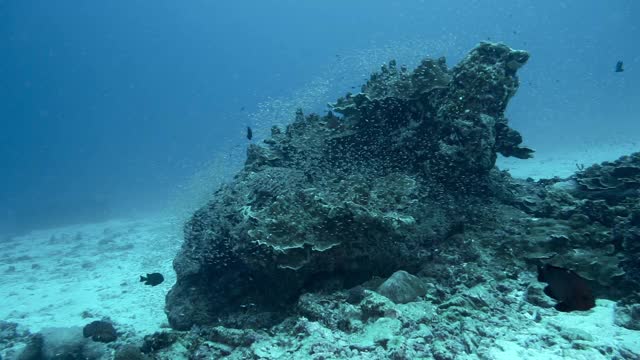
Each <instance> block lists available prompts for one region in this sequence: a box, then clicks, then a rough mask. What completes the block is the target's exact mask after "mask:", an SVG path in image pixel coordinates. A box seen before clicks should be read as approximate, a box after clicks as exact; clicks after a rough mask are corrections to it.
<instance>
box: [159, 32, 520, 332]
mask: <svg viewBox="0 0 640 360" xmlns="http://www.w3.org/2000/svg"><path fill="white" fill-rule="evenodd" d="M528 58H529V55H528V53H526V52H524V51H519V50H513V49H511V48H509V47H507V46H505V45H501V44H493V43H481V44H480V45H478V46H477V47H476V48H475V49H473V50H472V51H471V52H470V53H469V54H468V55H467V57H466V58H464V59H463V60H462V61H461V62H460V63H459V64H458V65H456V66H455V67H453V68H451V69H449V68H447V66H446V64H445V60H444V59H438V60H433V59H426V60H424V61H423V62H422V63H421V64H420V65H419V66H418V67H417V68H416V69H415V70H413V71H409V70H408V69H406V68H405V67H400V68H398V66H397V65H396V63H395V62H394V61H391V62H390V63H389V64H388V65H384V66H382V68H381V69H380V71H379V72H376V73H374V74H373V75H372V76H371V78H370V79H369V81H368V82H367V83H366V84H365V85H364V86H363V87H362V91H361V92H360V93H358V94H347V95H346V96H344V97H342V98H340V99H338V101H337V102H336V103H335V104H332V109H331V111H329V112H328V114H326V115H324V116H319V115H315V114H311V115H304V114H303V113H302V112H301V111H299V112H298V113H297V114H296V116H295V119H294V121H293V123H292V124H290V125H289V126H287V128H286V129H284V130H281V129H279V128H273V129H272V133H271V137H270V138H268V139H267V140H265V141H264V143H263V144H261V145H251V146H250V148H249V150H248V157H247V161H246V164H245V167H244V169H243V170H242V171H241V172H240V173H239V174H237V175H236V177H235V178H234V180H233V181H232V182H231V183H230V184H227V185H225V186H223V187H222V188H220V189H219V190H218V191H217V192H216V193H215V195H214V196H213V198H212V199H211V201H210V202H209V203H208V204H207V205H206V206H204V207H203V208H201V209H199V210H198V211H197V212H196V213H195V214H194V215H193V217H192V218H191V219H190V220H189V221H188V223H187V224H186V225H185V241H184V244H183V246H182V249H181V251H180V253H179V255H178V256H177V257H176V259H175V261H174V268H175V270H176V273H177V283H176V284H175V286H174V287H173V288H172V290H171V292H170V293H169V294H168V296H167V305H166V310H167V314H168V318H169V322H170V324H171V326H172V327H174V328H177V329H188V328H189V327H191V326H192V325H194V324H200V325H213V324H226V325H233V326H237V327H251V326H263V325H265V324H272V322H273V321H274V320H276V319H277V318H278V316H281V315H282V314H283V312H282V310H283V309H286V308H287V307H288V306H289V305H291V304H293V303H294V302H295V301H296V300H297V298H298V297H299V296H300V295H301V294H302V293H304V292H307V291H315V290H330V289H342V288H349V287H352V286H355V285H358V284H360V283H362V282H364V281H367V280H369V279H370V278H372V277H374V276H381V277H387V276H389V275H391V274H392V273H394V272H395V271H398V270H405V271H407V272H409V273H416V272H418V271H420V269H422V268H423V267H424V265H425V264H428V263H431V262H433V261H434V259H437V257H438V247H439V246H440V245H441V244H447V243H451V244H453V243H456V242H459V241H462V240H461V234H462V233H464V232H465V229H469V228H470V227H473V226H480V225H481V224H485V223H488V222H489V223H490V222H492V221H495V213H496V211H497V209H498V207H497V206H494V205H493V204H494V203H495V200H494V199H500V198H502V197H503V196H504V194H502V193H503V192H504V189H505V186H503V184H504V182H505V179H506V177H504V176H503V175H500V174H498V173H497V171H496V170H495V161H496V157H497V154H498V153H501V154H503V155H505V156H515V157H519V158H527V157H530V156H531V154H532V150H530V149H528V148H526V147H522V146H521V142H522V138H521V136H520V135H519V134H518V132H517V131H515V130H513V129H511V128H510V127H509V126H508V122H507V119H506V118H505V117H504V110H505V108H506V106H507V104H508V101H509V99H510V98H511V97H512V96H513V95H514V94H515V92H516V90H517V88H518V78H517V76H516V72H517V70H518V69H519V68H520V67H521V66H522V65H524V64H525V63H526V61H527V60H528ZM451 244H450V245H451Z"/></svg>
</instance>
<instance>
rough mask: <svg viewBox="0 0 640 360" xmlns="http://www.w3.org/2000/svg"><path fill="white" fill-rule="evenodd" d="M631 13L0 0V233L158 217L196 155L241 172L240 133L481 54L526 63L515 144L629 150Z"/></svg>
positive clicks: (606, 6) (272, 0)
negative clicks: (390, 74) (623, 146)
mask: <svg viewBox="0 0 640 360" xmlns="http://www.w3.org/2000/svg"><path fill="white" fill-rule="evenodd" d="M638 17H640V3H639V2H638V1H635V0H614V1H606V2H605V1H555V0H553V1H552V0H545V1H535V2H534V1H524V0H519V1H496V0H492V1H489V0H487V1H468V0H465V1H451V0H423V1H418V0H402V1H400V0H398V1H380V0H349V1H345V0H340V1H338V0H322V1H320V0H315V1H314V0H308V1H301V0H297V1H293V0H287V1H285V0H281V1H276V0H253V1H248V0H234V1H228V2H223V1H188V2H184V1H183V2H178V1H165V0H157V1H139V0H127V1H122V0H112V1H73V0H67V1H36V0H20V1H18V0H14V1H0V55H1V57H0V233H3V232H14V231H25V230H29V229H34V228H39V227H47V226H55V225H62V224H67V223H73V222H83V221H94V220H99V219H104V218H109V217H114V216H128V215H131V214H140V213H145V212H153V211H157V210H160V209H162V208H163V207H165V206H167V204H168V203H169V202H170V201H171V199H172V198H174V197H176V196H178V197H179V196H180V195H179V194H180V191H181V189H183V188H184V184H185V183H189V182H190V179H191V178H192V177H193V176H194V173H196V172H198V170H200V169H202V168H203V167H204V166H205V165H206V164H207V163H208V162H209V161H211V159H213V158H220V157H221V156H222V157H223V158H225V159H226V160H224V161H222V162H218V164H219V165H218V168H217V171H220V172H224V171H226V170H225V169H234V168H237V167H238V166H240V165H241V162H242V155H243V151H244V148H246V146H247V140H246V139H245V138H244V129H245V126H247V125H251V126H253V127H255V128H256V133H257V134H258V138H260V137H261V136H264V134H265V132H266V131H267V130H268V128H269V127H270V126H271V125H273V124H276V123H279V124H282V123H286V122H287V121H288V120H289V119H290V116H289V115H290V110H291V108H292V107H294V108H295V106H298V105H300V106H303V107H304V108H305V109H307V110H318V111H322V110H323V109H324V104H326V103H327V102H330V101H333V100H334V99H335V97H336V96H337V95H340V94H343V93H344V92H346V91H353V90H351V89H350V87H351V86H356V85H358V84H360V83H361V82H362V81H363V79H364V76H365V75H366V74H367V73H369V72H370V71H372V70H374V69H376V68H377V67H378V66H379V65H380V63H381V62H382V61H385V60H387V59H388V58H390V57H396V58H398V61H399V62H400V63H409V64H411V63H415V62H416V61H417V60H418V59H419V58H420V57H422V56H425V55H433V56H440V55H445V56H447V58H448V63H449V65H450V66H452V65H454V64H455V63H456V62H457V61H459V60H460V58H461V57H462V56H464V54H465V53H466V52H467V51H468V50H469V49H470V48H472V47H473V46H474V45H475V44H476V43H478V42H479V41H482V40H491V41H501V42H505V43H507V44H508V45H510V46H512V47H514V48H520V49H525V50H528V51H530V52H531V54H532V58H531V60H530V62H529V64H527V65H526V66H525V67H524V68H523V69H522V71H521V72H520V74H521V75H520V76H521V80H522V84H521V88H520V91H519V93H518V94H517V95H516V98H515V99H514V100H513V101H512V103H511V105H510V108H509V111H508V115H509V117H510V119H511V122H512V125H513V127H515V128H516V129H518V130H520V131H521V132H522V134H523V136H524V137H525V143H526V144H528V145H531V146H533V147H534V148H537V149H548V150H549V149H551V150H556V151H563V149H564V150H566V148H567V147H571V146H581V145H584V144H585V143H593V142H602V143H616V142H623V141H633V139H636V138H637V139H640V122H639V121H638V114H639V113H640V86H639V85H638V84H640V47H639V46H638V45H637V39H638V38H640V29H639V27H638V25H637V24H638V21H637V19H638ZM618 60H623V61H624V63H625V69H626V71H625V72H624V73H615V72H614V71H613V70H614V67H615V64H616V61H618ZM229 156H231V157H229ZM220 164H222V165H220ZM205 187H206V186H205ZM211 190H213V189H211ZM206 191H209V189H206ZM176 194H178V195H176Z"/></svg>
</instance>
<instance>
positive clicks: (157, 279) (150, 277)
mask: <svg viewBox="0 0 640 360" xmlns="http://www.w3.org/2000/svg"><path fill="white" fill-rule="evenodd" d="M163 281H164V276H162V274H160V273H152V274H147V277H144V276H142V275H140V282H144V284H145V285H151V286H156V285H160V284H162V282H163Z"/></svg>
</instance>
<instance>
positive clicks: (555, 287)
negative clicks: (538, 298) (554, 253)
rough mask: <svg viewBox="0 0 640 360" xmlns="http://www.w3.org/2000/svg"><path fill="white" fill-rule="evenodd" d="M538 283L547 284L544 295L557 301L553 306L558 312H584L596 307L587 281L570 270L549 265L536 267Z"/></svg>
mask: <svg viewBox="0 0 640 360" xmlns="http://www.w3.org/2000/svg"><path fill="white" fill-rule="evenodd" d="M538 281H541V282H545V283H547V284H549V285H547V286H546V287H545V288H544V293H545V294H547V295H548V296H550V297H552V298H554V299H556V300H558V303H557V304H556V306H555V309H556V310H558V311H563V312H569V311H574V310H583V311H584V310H589V309H591V308H593V307H594V306H596V298H595V297H594V296H593V292H592V291H591V286H589V283H587V280H585V279H584V278H582V277H581V276H580V275H578V274H576V273H575V272H573V271H571V270H568V269H564V268H561V267H557V266H553V265H549V264H545V265H538Z"/></svg>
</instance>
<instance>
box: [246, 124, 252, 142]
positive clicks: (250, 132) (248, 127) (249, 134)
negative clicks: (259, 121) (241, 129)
mask: <svg viewBox="0 0 640 360" xmlns="http://www.w3.org/2000/svg"><path fill="white" fill-rule="evenodd" d="M247 139H249V140H251V139H253V130H251V127H250V126H247Z"/></svg>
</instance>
